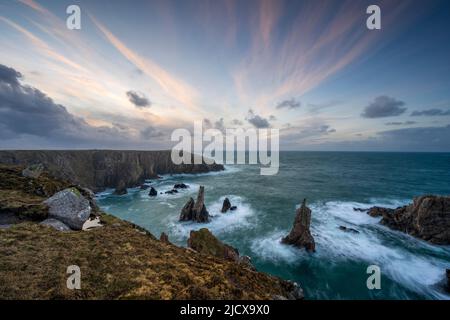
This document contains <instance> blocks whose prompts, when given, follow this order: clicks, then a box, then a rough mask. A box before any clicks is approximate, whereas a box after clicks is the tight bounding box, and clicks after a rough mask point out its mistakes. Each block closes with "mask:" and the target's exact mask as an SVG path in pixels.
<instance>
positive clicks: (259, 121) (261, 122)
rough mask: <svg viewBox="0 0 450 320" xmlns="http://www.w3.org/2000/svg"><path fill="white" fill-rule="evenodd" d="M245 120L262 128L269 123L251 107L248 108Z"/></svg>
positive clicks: (266, 126) (267, 126)
mask: <svg viewBox="0 0 450 320" xmlns="http://www.w3.org/2000/svg"><path fill="white" fill-rule="evenodd" d="M247 121H248V122H249V123H250V124H251V125H253V126H254V127H255V128H258V129H264V128H269V127H270V123H269V121H268V120H267V119H266V118H263V117H261V116H259V115H257V114H255V113H254V112H253V110H252V109H250V110H248V117H247Z"/></svg>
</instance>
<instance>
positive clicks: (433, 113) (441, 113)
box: [411, 109, 450, 117]
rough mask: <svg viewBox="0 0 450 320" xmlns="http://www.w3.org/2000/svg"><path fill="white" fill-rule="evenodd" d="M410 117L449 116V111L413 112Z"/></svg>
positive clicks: (429, 110)
mask: <svg viewBox="0 0 450 320" xmlns="http://www.w3.org/2000/svg"><path fill="white" fill-rule="evenodd" d="M411 116H412V117H420V116H429V117H437V116H450V109H449V110H442V109H428V110H423V111H414V112H413V113H411Z"/></svg>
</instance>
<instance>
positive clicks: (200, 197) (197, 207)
mask: <svg viewBox="0 0 450 320" xmlns="http://www.w3.org/2000/svg"><path fill="white" fill-rule="evenodd" d="M192 220H194V221H197V222H208V221H209V212H208V210H206V206H205V187H204V186H200V188H199V190H198V194H197V201H195V204H194V207H193V208H192Z"/></svg>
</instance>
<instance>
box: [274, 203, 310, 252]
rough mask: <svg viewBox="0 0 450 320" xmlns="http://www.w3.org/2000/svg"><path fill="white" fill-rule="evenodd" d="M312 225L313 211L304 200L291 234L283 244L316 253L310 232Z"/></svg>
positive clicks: (284, 239) (298, 210)
mask: <svg viewBox="0 0 450 320" xmlns="http://www.w3.org/2000/svg"><path fill="white" fill-rule="evenodd" d="M310 223H311V210H310V209H309V208H308V207H307V206H306V199H304V200H303V203H302V206H301V207H300V208H299V209H297V211H296V216H295V221H294V226H293V227H292V230H291V232H290V233H289V234H288V235H287V236H286V237H284V238H283V239H282V240H281V242H282V243H285V244H291V245H294V246H296V247H299V248H305V249H306V250H307V251H310V252H314V251H315V250H316V244H315V242H314V238H313V236H312V235H311V232H310V230H309V227H310Z"/></svg>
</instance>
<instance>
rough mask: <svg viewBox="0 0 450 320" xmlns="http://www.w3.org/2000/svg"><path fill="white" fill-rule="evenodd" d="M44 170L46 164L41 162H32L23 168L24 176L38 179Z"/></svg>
mask: <svg viewBox="0 0 450 320" xmlns="http://www.w3.org/2000/svg"><path fill="white" fill-rule="evenodd" d="M43 171H44V166H43V165H42V164H41V163H38V164H32V165H29V166H28V167H26V168H25V169H23V171H22V176H24V177H27V178H33V179H37V178H39V176H40V175H41V174H42V172H43Z"/></svg>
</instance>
